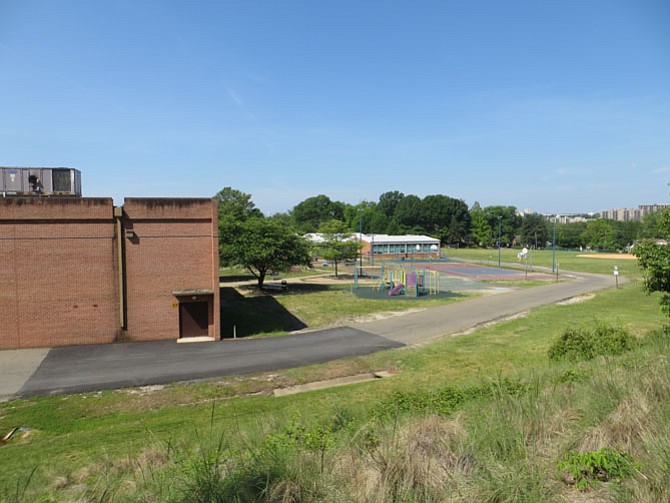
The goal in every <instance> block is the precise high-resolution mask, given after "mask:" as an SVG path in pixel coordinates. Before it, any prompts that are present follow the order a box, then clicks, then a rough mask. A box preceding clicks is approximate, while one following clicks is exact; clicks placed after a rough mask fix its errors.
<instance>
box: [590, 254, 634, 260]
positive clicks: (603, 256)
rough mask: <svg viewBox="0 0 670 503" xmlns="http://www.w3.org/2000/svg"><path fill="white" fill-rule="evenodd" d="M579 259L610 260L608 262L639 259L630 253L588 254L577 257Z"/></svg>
mask: <svg viewBox="0 0 670 503" xmlns="http://www.w3.org/2000/svg"><path fill="white" fill-rule="evenodd" d="M577 256H578V257H581V258H600V259H608V260H612V259H614V260H619V259H621V260H636V259H637V257H636V256H635V255H631V254H630V253H586V254H583V255H577Z"/></svg>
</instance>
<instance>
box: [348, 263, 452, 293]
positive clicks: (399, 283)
mask: <svg viewBox="0 0 670 503" xmlns="http://www.w3.org/2000/svg"><path fill="white" fill-rule="evenodd" d="M367 270H368V271H370V268H369V267H368V268H367ZM373 270H374V271H377V270H378V271H379V272H378V273H377V274H373V276H372V280H373V288H374V290H375V291H380V290H388V295H389V296H391V297H393V296H396V295H404V296H406V297H420V296H422V295H436V294H439V293H440V272H439V271H431V270H428V269H424V270H416V269H415V268H414V267H410V268H409V269H408V268H406V267H402V266H395V267H389V266H387V265H386V264H381V266H380V267H379V268H375V269H373ZM359 276H360V274H359V267H358V266H355V267H354V289H358V278H359Z"/></svg>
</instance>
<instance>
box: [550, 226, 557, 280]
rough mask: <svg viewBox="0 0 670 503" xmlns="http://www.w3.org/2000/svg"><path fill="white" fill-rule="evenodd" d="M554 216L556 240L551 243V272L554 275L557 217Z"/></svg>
mask: <svg viewBox="0 0 670 503" xmlns="http://www.w3.org/2000/svg"><path fill="white" fill-rule="evenodd" d="M557 216H558V215H554V238H553V239H552V243H551V272H552V273H553V272H554V271H555V269H556V217H557Z"/></svg>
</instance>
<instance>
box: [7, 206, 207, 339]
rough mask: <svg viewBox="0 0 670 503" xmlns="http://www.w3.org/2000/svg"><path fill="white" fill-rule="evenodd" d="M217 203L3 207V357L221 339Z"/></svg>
mask: <svg viewBox="0 0 670 503" xmlns="http://www.w3.org/2000/svg"><path fill="white" fill-rule="evenodd" d="M217 235H218V229H217V211H216V203H215V201H213V200H211V199H149V198H147V199H144V198H128V199H126V200H125V204H124V205H123V207H115V206H114V205H113V201H112V200H111V199H109V198H81V197H21V196H17V197H6V198H1V199H0V257H1V260H2V264H1V265H0V349H15V348H29V347H50V346H62V345H74V344H99V343H110V342H115V341H125V340H132V341H146V340H159V339H168V340H170V339H173V340H179V339H185V338H189V337H196V336H200V337H208V338H211V339H218V338H220V314H219V287H218V285H219V283H218V272H219V271H218V269H219V255H218V238H217Z"/></svg>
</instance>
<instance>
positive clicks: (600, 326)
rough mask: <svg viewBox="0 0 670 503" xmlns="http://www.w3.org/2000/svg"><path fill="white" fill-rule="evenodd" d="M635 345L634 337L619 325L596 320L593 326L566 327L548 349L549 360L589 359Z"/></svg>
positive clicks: (628, 348)
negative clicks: (590, 327)
mask: <svg viewBox="0 0 670 503" xmlns="http://www.w3.org/2000/svg"><path fill="white" fill-rule="evenodd" d="M635 345H636V341H635V338H634V337H633V336H632V335H631V334H630V332H629V331H628V330H627V329H626V328H624V327H621V326H614V325H610V324H608V323H603V322H598V323H597V324H596V326H595V328H592V329H590V330H589V329H586V328H568V329H567V330H565V331H564V332H563V334H562V335H561V336H560V337H559V338H558V340H556V341H554V343H553V344H552V345H551V347H550V348H549V351H548V356H549V359H550V360H569V361H580V360H591V359H592V358H595V357H596V356H599V355H620V354H623V353H625V352H626V351H630V350H631V349H633V348H634V347H635Z"/></svg>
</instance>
